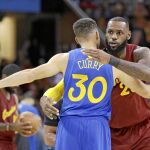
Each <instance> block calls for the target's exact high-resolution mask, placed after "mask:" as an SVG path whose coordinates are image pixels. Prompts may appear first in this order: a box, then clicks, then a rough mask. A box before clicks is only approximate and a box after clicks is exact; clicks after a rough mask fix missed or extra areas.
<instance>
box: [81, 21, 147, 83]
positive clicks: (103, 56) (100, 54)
mask: <svg viewBox="0 0 150 150" xmlns="http://www.w3.org/2000/svg"><path fill="white" fill-rule="evenodd" d="M130 37H131V32H130V31H129V28H128V27H127V25H126V23H125V22H118V21H109V23H108V26H107V29H106V39H107V41H108V43H109V44H110V43H111V42H114V43H115V42H116V43H117V44H116V45H115V46H113V45H112V44H110V47H111V48H112V49H113V50H114V52H115V48H117V47H118V46H119V44H121V43H122V42H123V41H124V40H126V39H127V40H129V39H130ZM83 53H84V54H86V55H88V56H91V57H92V58H91V59H92V60H96V61H99V62H101V63H109V64H111V65H113V66H114V67H116V68H117V69H119V70H122V71H124V72H125V73H127V74H129V75H131V76H133V77H135V78H138V79H140V80H143V81H147V82H150V50H149V48H147V47H137V48H136V50H134V53H133V59H134V62H129V61H125V60H123V59H124V58H125V56H126V47H124V49H122V51H120V52H116V53H114V56H115V57H113V56H112V55H110V54H107V53H106V52H104V51H102V50H97V49H93V50H91V49H90V50H89V49H85V50H83Z"/></svg>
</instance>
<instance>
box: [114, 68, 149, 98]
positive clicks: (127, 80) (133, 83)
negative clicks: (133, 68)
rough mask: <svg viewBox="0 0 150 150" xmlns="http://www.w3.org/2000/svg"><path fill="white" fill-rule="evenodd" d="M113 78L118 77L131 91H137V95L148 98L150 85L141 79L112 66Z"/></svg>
mask: <svg viewBox="0 0 150 150" xmlns="http://www.w3.org/2000/svg"><path fill="white" fill-rule="evenodd" d="M113 73H114V79H115V78H119V80H120V81H121V82H122V83H123V84H124V85H126V86H127V87H129V88H130V89H131V90H132V92H135V93H137V94H138V95H140V96H142V97H144V98H150V85H148V84H144V83H143V82H142V81H140V80H138V79H135V78H133V77H131V76H129V75H128V74H126V73H124V72H123V71H121V70H118V69H116V68H114V67H113Z"/></svg>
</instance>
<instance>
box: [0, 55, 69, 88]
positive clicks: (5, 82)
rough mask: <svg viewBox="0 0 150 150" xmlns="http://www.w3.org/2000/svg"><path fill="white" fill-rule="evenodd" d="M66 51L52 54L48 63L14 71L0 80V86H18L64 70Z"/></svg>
mask: <svg viewBox="0 0 150 150" xmlns="http://www.w3.org/2000/svg"><path fill="white" fill-rule="evenodd" d="M67 56H68V55H67V53H65V54H57V55H55V56H53V57H52V58H51V59H50V60H49V62H48V63H46V64H43V65H40V66H38V67H36V68H33V69H26V70H22V71H19V72H17V73H14V74H13V75H10V76H9V77H6V78H5V79H2V80H0V88H4V87H11V86H18V85H21V84H25V83H30V82H32V81H34V80H38V79H42V78H46V77H50V76H53V75H55V74H57V73H59V72H64V71H65V67H66V64H67V58H68V57H67Z"/></svg>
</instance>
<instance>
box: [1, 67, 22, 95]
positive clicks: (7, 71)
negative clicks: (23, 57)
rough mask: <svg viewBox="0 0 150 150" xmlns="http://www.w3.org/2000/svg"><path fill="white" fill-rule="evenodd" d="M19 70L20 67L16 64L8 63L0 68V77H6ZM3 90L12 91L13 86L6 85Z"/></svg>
mask: <svg viewBox="0 0 150 150" xmlns="http://www.w3.org/2000/svg"><path fill="white" fill-rule="evenodd" d="M20 70H21V69H20V67H19V66H17V65H16V64H8V65H6V66H5V67H4V68H3V69H2V78H6V77H8V76H10V75H12V74H14V73H16V72H18V71H20ZM5 90H6V91H7V92H9V93H12V92H13V91H14V90H13V88H10V87H6V88H5Z"/></svg>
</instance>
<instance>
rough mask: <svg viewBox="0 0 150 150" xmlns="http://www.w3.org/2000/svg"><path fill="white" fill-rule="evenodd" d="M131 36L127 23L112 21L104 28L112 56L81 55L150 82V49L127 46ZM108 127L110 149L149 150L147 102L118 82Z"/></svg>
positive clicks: (90, 52)
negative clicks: (110, 138)
mask: <svg viewBox="0 0 150 150" xmlns="http://www.w3.org/2000/svg"><path fill="white" fill-rule="evenodd" d="M130 37H131V32H130V30H129V23H128V21H127V20H126V19H124V18H122V17H115V18H112V19H111V20H109V22H108V25H107V29H106V51H107V52H108V53H110V54H112V55H113V56H112V55H109V54H108V53H105V52H104V51H102V50H101V51H99V50H84V53H85V54H87V55H89V56H92V59H94V60H96V61H100V62H102V63H109V64H111V65H113V66H115V67H116V68H118V69H120V70H122V71H124V72H126V73H128V74H129V75H131V76H134V77H136V78H139V79H141V80H143V81H148V82H150V68H149V67H150V50H149V49H148V48H145V47H139V46H137V45H134V44H127V41H128V40H129V39H130ZM114 56H116V57H114ZM57 91H58V90H57ZM53 92H54V91H53ZM43 98H44V97H43ZM50 98H52V97H50ZM47 103H48V100H47ZM47 103H43V106H42V107H43V108H44V105H45V106H46V107H47V106H48V105H47ZM47 111H48V112H47V113H51V115H52V113H53V114H58V112H57V111H56V109H54V108H52V106H49V108H47ZM49 116H50V114H49ZM51 117H52V116H51ZM110 127H111V135H112V149H113V150H150V108H149V105H148V102H147V100H146V99H144V98H142V97H140V96H139V95H137V94H135V93H133V92H132V91H131V90H130V89H129V88H128V87H126V86H125V85H123V84H122V83H120V81H119V79H116V86H115V87H114V89H113V92H112V117H111V121H110Z"/></svg>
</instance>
